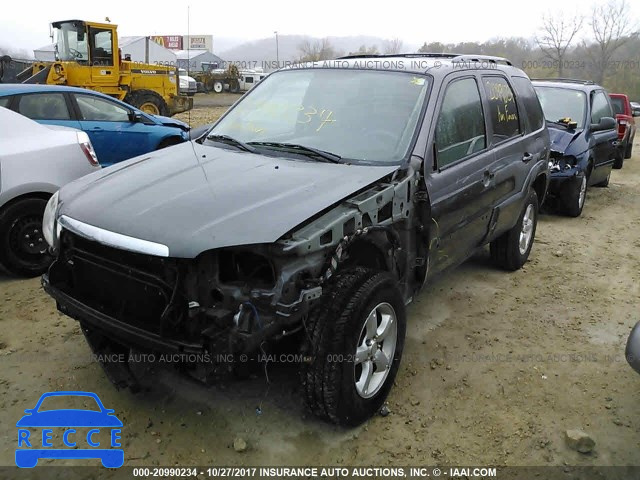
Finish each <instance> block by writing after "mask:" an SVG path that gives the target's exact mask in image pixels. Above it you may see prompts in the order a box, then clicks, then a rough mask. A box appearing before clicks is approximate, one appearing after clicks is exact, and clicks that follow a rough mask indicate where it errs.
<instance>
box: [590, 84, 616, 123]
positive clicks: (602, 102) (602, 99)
mask: <svg viewBox="0 0 640 480" xmlns="http://www.w3.org/2000/svg"><path fill="white" fill-rule="evenodd" d="M602 117H613V111H612V110H611V105H610V104H609V102H608V101H607V95H606V94H605V93H604V92H603V91H602V90H599V91H597V92H595V93H594V94H593V97H592V99H591V123H600V120H601V119H602Z"/></svg>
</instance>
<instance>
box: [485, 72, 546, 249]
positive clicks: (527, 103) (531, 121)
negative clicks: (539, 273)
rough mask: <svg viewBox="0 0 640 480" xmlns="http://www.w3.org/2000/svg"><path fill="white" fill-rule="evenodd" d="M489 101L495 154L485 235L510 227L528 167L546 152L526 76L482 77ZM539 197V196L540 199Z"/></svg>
mask: <svg viewBox="0 0 640 480" xmlns="http://www.w3.org/2000/svg"><path fill="white" fill-rule="evenodd" d="M482 85H483V86H484V89H485V94H486V97H487V101H488V108H487V110H488V112H489V115H488V116H489V126H490V135H489V139H490V145H491V146H492V147H493V153H494V156H495V159H494V163H493V164H492V165H491V167H490V168H489V172H490V177H491V185H490V191H491V195H490V196H489V201H490V202H491V203H492V205H493V207H494V209H493V213H492V217H491V221H490V224H489V230H488V232H487V235H488V238H493V237H494V234H496V233H498V234H499V233H502V232H505V231H507V230H509V229H511V228H512V227H513V226H514V225H515V223H516V221H517V219H518V217H519V215H520V213H521V212H520V208H521V202H520V201H518V200H519V199H521V197H522V195H526V194H527V192H526V191H525V189H526V188H527V185H526V183H527V181H528V174H529V172H530V171H531V167H532V166H533V165H534V164H536V163H537V162H538V161H539V160H540V159H541V158H544V157H545V156H546V155H547V145H548V143H549V142H548V133H547V131H546V129H545V128H544V114H543V113H542V108H541V107H540V102H539V100H538V97H537V95H536V93H535V90H534V89H533V86H532V85H531V81H530V80H529V79H528V78H525V77H513V78H512V79H511V81H509V79H507V77H506V76H504V75H501V74H493V73H492V74H490V75H486V74H485V75H483V76H482ZM514 87H515V88H514ZM540 200H542V199H540Z"/></svg>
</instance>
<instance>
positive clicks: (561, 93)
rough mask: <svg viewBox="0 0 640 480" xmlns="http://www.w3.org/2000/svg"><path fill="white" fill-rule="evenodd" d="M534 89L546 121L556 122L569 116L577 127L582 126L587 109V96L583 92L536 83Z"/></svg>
mask: <svg viewBox="0 0 640 480" xmlns="http://www.w3.org/2000/svg"><path fill="white" fill-rule="evenodd" d="M535 89H536V93H537V94H538V98H539V99H540V105H542V111H543V112H544V118H545V119H546V120H547V122H554V123H558V121H560V120H561V119H563V118H570V119H571V120H572V121H573V122H576V123H577V124H578V127H577V128H583V127H584V119H585V114H586V111H587V96H586V95H585V93H584V92H581V91H579V90H572V89H569V88H561V87H541V86H539V85H536V86H535Z"/></svg>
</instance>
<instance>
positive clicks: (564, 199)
mask: <svg viewBox="0 0 640 480" xmlns="http://www.w3.org/2000/svg"><path fill="white" fill-rule="evenodd" d="M577 179H578V181H575V182H572V183H571V185H569V187H568V188H566V189H565V191H564V192H563V194H562V195H561V203H560V209H561V210H562V212H563V213H564V214H565V215H568V216H569V217H579V216H580V215H581V214H582V209H583V208H584V202H585V201H586V198H587V189H588V187H587V186H588V185H589V178H588V177H586V176H584V175H582V176H578V177H577ZM607 183H608V181H607ZM582 188H584V195H582V196H580V191H581V189H582Z"/></svg>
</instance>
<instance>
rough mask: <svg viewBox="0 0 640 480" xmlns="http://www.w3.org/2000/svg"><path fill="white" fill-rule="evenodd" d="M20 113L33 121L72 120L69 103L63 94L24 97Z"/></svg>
mask: <svg viewBox="0 0 640 480" xmlns="http://www.w3.org/2000/svg"><path fill="white" fill-rule="evenodd" d="M18 112H20V113H21V114H22V115H24V116H25V117H29V118H30V119H32V120H70V119H71V116H70V115H69V109H68V108H67V102H66V101H65V99H64V95H63V94H62V93H31V94H27V95H22V96H21V97H20V100H19V102H18Z"/></svg>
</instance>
